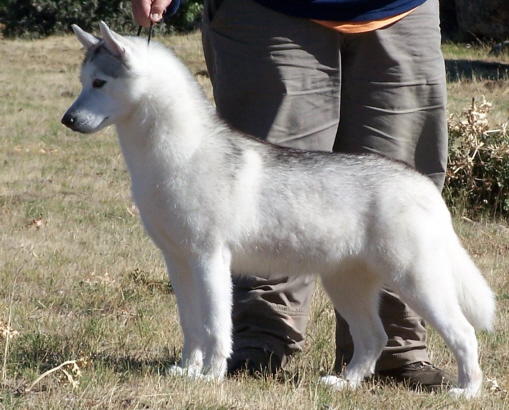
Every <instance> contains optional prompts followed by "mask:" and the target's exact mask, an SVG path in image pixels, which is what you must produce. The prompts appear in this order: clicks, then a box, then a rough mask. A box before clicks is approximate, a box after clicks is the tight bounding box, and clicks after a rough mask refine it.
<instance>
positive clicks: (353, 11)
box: [254, 0, 426, 22]
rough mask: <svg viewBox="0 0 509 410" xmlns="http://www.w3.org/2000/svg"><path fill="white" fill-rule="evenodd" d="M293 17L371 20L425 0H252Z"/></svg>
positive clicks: (400, 10)
mask: <svg viewBox="0 0 509 410" xmlns="http://www.w3.org/2000/svg"><path fill="white" fill-rule="evenodd" d="M254 1H256V2H257V3H259V4H261V5H263V6H265V7H267V8H269V9H272V10H275V11H277V12H280V13H283V14H287V15H290V16H294V17H301V18H306V19H313V20H330V21H345V22H346V21H373V20H380V19H383V18H386V17H393V16H397V15H398V14H401V13H404V12H406V11H409V10H412V9H413V8H415V7H417V6H420V5H421V4H422V3H424V2H425V1H426V0H254Z"/></svg>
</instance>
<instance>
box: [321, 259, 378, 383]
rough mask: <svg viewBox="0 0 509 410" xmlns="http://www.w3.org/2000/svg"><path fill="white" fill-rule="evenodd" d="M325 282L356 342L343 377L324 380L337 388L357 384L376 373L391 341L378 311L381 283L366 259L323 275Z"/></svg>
mask: <svg viewBox="0 0 509 410" xmlns="http://www.w3.org/2000/svg"><path fill="white" fill-rule="evenodd" d="M322 284H323V286H324V288H325V291H326V292H327V294H328V295H329V297H330V298H331V300H332V303H333V304H334V307H335V308H336V310H337V311H338V312H339V313H340V314H341V316H343V318H344V319H345V320H346V321H347V322H348V326H349V328H350V334H351V335H352V339H353V342H354V354H353V357H352V360H351V361H350V363H349V364H348V366H347V367H346V369H345V370H344V372H343V374H342V375H341V377H336V376H327V377H325V378H322V382H324V383H326V384H329V385H331V386H332V387H333V388H336V389H338V390H339V389H342V388H345V387H353V388H355V387H357V386H358V385H359V384H360V383H361V382H362V381H363V380H364V378H365V377H367V376H370V375H371V374H373V372H374V370H375V364H376V361H377V359H378V357H379V356H380V354H381V352H382V350H383V348H384V347H385V345H386V343H387V335H386V333H385V330H384V328H383V325H382V322H381V320H380V317H379V314H378V306H379V292H380V288H381V282H380V280H379V278H378V277H377V276H376V275H375V274H373V273H372V272H371V271H369V270H368V269H367V268H366V267H365V265H364V264H363V263H362V262H349V263H348V266H343V267H342V269H341V272H340V273H338V274H335V275H334V276H329V275H327V276H323V277H322Z"/></svg>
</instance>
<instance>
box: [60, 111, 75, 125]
mask: <svg viewBox="0 0 509 410" xmlns="http://www.w3.org/2000/svg"><path fill="white" fill-rule="evenodd" d="M61 122H62V124H64V125H65V126H66V127H69V128H72V127H73V126H74V123H75V122H76V117H75V116H74V115H72V114H71V113H68V112H66V113H65V114H64V116H63V117H62V120H61Z"/></svg>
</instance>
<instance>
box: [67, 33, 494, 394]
mask: <svg viewBox="0 0 509 410" xmlns="http://www.w3.org/2000/svg"><path fill="white" fill-rule="evenodd" d="M100 28H101V36H102V39H99V38H96V37H94V36H92V35H91V34H88V33H86V32H84V31H83V30H81V29H80V28H79V27H77V26H73V30H74V32H75V34H76V36H77V37H78V39H79V41H80V42H81V43H82V44H83V46H84V47H85V50H86V57H85V60H84V62H83V66H82V70H81V77H80V79H81V83H82V85H83V89H82V91H81V94H80V95H79V97H78V98H77V100H76V101H75V102H74V104H73V105H72V106H71V107H70V108H69V110H68V111H67V112H66V114H65V115H64V117H63V118H62V122H63V123H64V124H65V125H66V126H68V127H69V128H71V129H72V130H74V131H78V132H82V133H93V132H96V131H98V130H100V129H101V128H103V127H106V126H108V125H111V124H114V125H115V126H116V128H117V131H118V138H119V140H120V145H121V148H122V152H123V154H124V156H125V160H126V163H127V167H128V168H129V172H130V175H131V179H132V191H133V197H134V200H135V201H136V205H137V206H138V208H139V210H140V214H141V218H142V220H143V224H144V225H145V228H146V230H147V232H148V233H149V235H150V236H151V237H152V239H153V240H154V242H155V243H156V245H157V246H158V247H159V248H160V249H161V251H162V253H163V255H164V258H165V261H166V264H167V267H168V271H169V275H170V278H171V282H172V285H173V287H174V289H175V294H176V297H177V302H178V307H179V314H180V322H181V325H182V329H183V333H184V340H185V342H184V348H183V352H182V361H181V362H180V364H179V367H177V368H176V369H180V370H181V372H182V373H184V374H187V375H189V376H193V377H196V376H200V375H203V376H205V377H208V378H211V379H222V378H223V377H224V376H225V373H226V360H227V358H228V357H229V356H230V353H231V349H232V325H231V307H232V282H231V271H233V272H246V273H250V274H256V275H260V276H271V275H272V276H274V275H277V274H278V273H280V272H283V273H284V274H291V275H308V274H317V275H319V276H320V277H321V282H322V284H323V286H324V288H325V290H326V292H327V294H328V295H329V296H330V298H331V300H332V302H333V304H334V306H335V308H336V309H337V310H338V311H339V312H340V313H341V315H342V316H343V317H344V318H345V319H346V320H347V322H348V324H349V326H350V330H351V333H352V336H353V340H354V343H355V352H354V355H353V359H352V361H351V362H350V364H349V365H348V366H347V367H346V370H345V371H344V373H343V374H342V375H341V376H340V377H335V376H330V377H328V378H325V379H324V381H325V382H328V383H329V384H333V385H334V387H336V388H342V387H356V386H358V385H359V384H360V383H361V381H362V380H363V379H364V378H365V377H366V376H368V375H370V374H372V373H373V371H374V367H375V362H376V360H377V358H378V356H379V355H380V353H381V351H382V349H383V347H384V346H385V344H386V341H387V336H386V334H385V332H384V329H383V327H382V324H381V321H380V319H379V316H378V298H379V297H378V294H379V290H380V288H381V287H382V286H387V287H389V288H391V289H393V290H394V291H396V292H397V293H398V294H399V295H400V296H401V299H402V300H403V301H405V302H406V303H407V304H408V305H409V306H410V307H412V308H413V309H414V310H415V311H416V312H417V313H418V314H419V315H421V316H422V317H423V318H424V319H425V320H426V321H427V322H428V323H429V324H431V325H432V326H434V327H435V328H436V329H437V330H438V332H439V333H440V335H441V336H442V337H443V338H444V340H445V342H446V343H447V345H448V346H449V347H450V348H451V349H452V351H453V352H454V354H455V356H456V360H457V361H458V373H459V380H458V387H457V388H455V389H453V391H452V392H453V393H454V394H455V395H464V396H466V397H472V396H477V395H478V394H479V393H480V388H481V384H482V373H481V370H480V368H479V364H478V352H477V340H476V336H475V331H474V329H488V330H489V329H491V328H492V321H493V316H494V311H495V303H494V297H493V293H492V292H491V290H490V288H489V287H488V285H487V284H486V281H485V280H484V278H483V277H482V276H481V274H480V272H479V271H478V269H477V268H476V267H475V265H474V263H473V262H472V261H471V259H470V258H469V256H468V254H467V252H466V251H465V250H464V248H463V247H462V246H461V244H460V242H459V240H458V237H457V236H456V234H455V233H454V230H453V227H452V224H451V218H450V215H449V212H448V210H447V208H446V206H445V204H444V202H443V200H442V198H441V196H440V193H439V192H438V190H437V189H436V187H435V186H434V185H433V183H432V182H431V181H430V180H429V179H428V178H427V177H425V176H422V175H420V174H419V173H418V172H416V171H414V170H413V169H411V168H410V167H408V166H406V165H404V164H403V163H400V162H396V161H391V160H388V159H385V158H382V157H379V156H375V155H344V154H333V153H324V152H305V151H298V150H293V149H287V148H281V147H278V146H274V145H271V144H268V143H264V142H260V141H258V140H255V139H252V138H250V137H247V136H245V135H242V134H240V133H238V132H236V131H233V130H231V129H230V128H229V127H228V126H227V125H225V124H224V123H223V122H222V121H221V120H219V119H218V117H217V115H216V113H215V110H214V108H213V106H212V105H211V104H210V103H209V102H208V101H207V100H206V99H205V98H204V96H203V94H202V92H201V90H200V88H199V86H198V84H197V83H196V82H195V80H194V78H193V77H192V75H191V74H190V73H189V71H188V70H187V69H186V68H185V66H184V65H183V64H182V63H181V62H180V61H179V60H178V59H177V58H176V57H175V56H174V55H173V54H172V53H171V52H170V51H169V50H168V49H166V48H165V47H163V46H162V45H160V44H157V43H151V44H150V45H147V42H146V40H142V39H139V38H135V37H127V38H124V37H122V36H120V35H118V34H116V33H114V32H112V31H110V29H109V28H108V26H107V25H106V24H105V23H101V25H100Z"/></svg>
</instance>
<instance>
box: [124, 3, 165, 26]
mask: <svg viewBox="0 0 509 410" xmlns="http://www.w3.org/2000/svg"><path fill="white" fill-rule="evenodd" d="M171 2H172V0H132V1H131V3H132V7H133V16H134V19H135V20H136V22H137V23H138V24H139V25H140V26H142V27H148V26H150V22H152V23H158V22H159V21H161V19H162V18H163V12H164V10H166V7H168V6H169V5H170V3H171Z"/></svg>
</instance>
